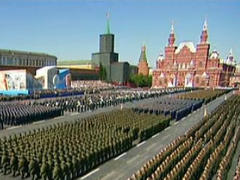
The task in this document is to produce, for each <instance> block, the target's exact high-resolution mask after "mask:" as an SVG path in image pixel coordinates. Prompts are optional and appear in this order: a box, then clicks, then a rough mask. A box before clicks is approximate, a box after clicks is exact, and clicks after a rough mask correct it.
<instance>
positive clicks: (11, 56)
mask: <svg viewBox="0 0 240 180" xmlns="http://www.w3.org/2000/svg"><path fill="white" fill-rule="evenodd" d="M56 65H57V57H55V56H52V55H48V54H44V53H34V52H26V51H16V50H5V49H0V70H14V69H26V70H27V72H28V73H31V74H32V75H35V74H36V69H38V68H41V67H44V66H56Z"/></svg>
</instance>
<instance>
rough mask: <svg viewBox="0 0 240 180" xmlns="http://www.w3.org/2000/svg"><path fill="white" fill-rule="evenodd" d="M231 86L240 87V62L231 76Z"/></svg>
mask: <svg viewBox="0 0 240 180" xmlns="http://www.w3.org/2000/svg"><path fill="white" fill-rule="evenodd" d="M230 86H231V87H240V64H238V65H237V66H236V71H235V73H234V75H233V76H232V77H230Z"/></svg>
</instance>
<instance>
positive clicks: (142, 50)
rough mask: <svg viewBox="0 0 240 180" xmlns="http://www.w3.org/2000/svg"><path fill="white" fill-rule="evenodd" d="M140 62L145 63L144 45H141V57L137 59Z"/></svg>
mask: <svg viewBox="0 0 240 180" xmlns="http://www.w3.org/2000/svg"><path fill="white" fill-rule="evenodd" d="M140 61H147V55H146V46H145V45H143V46H142V49H141V55H140V58H139V62H140Z"/></svg>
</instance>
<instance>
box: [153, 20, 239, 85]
mask: <svg viewBox="0 0 240 180" xmlns="http://www.w3.org/2000/svg"><path fill="white" fill-rule="evenodd" d="M174 43H175V34H174V28H173V25H172V27H171V33H170V36H169V39H168V46H167V47H165V57H164V55H160V56H159V57H158V59H157V62H156V69H155V70H154V71H153V81H152V87H155V88H165V87H225V86H229V82H230V77H231V76H232V75H233V74H234V72H235V61H234V59H233V56H232V53H231V52H230V54H229V56H228V58H227V60H226V61H224V60H222V59H220V57H219V54H218V52H217V51H213V52H211V53H209V50H210V44H209V42H208V29H207V22H206V21H205V22H204V26H203V30H202V34H201V38H200V43H199V44H198V45H197V47H196V48H195V47H194V44H193V43H192V42H182V43H180V44H179V46H178V47H177V46H175V44H174Z"/></svg>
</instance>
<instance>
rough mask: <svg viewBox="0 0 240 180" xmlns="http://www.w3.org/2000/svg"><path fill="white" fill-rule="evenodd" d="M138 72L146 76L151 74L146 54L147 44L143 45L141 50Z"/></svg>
mask: <svg viewBox="0 0 240 180" xmlns="http://www.w3.org/2000/svg"><path fill="white" fill-rule="evenodd" d="M138 74H142V75H144V76H148V75H149V67H148V62H147V56H146V46H143V47H142V50H141V55H140V58H139V63H138Z"/></svg>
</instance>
